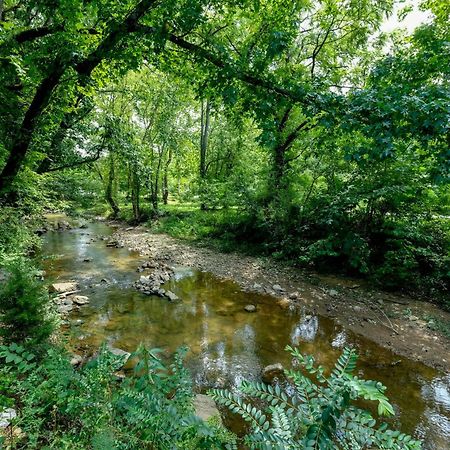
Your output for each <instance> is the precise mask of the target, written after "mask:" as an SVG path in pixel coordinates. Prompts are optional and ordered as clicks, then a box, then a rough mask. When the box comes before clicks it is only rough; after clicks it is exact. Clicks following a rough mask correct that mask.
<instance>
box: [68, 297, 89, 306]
mask: <svg viewBox="0 0 450 450" xmlns="http://www.w3.org/2000/svg"><path fill="white" fill-rule="evenodd" d="M71 299H72V302H73V303H75V304H76V305H80V306H81V305H86V304H88V303H89V297H86V296H85V295H74V296H72V297H71Z"/></svg>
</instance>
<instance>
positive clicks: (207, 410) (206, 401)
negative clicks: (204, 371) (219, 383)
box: [194, 394, 220, 421]
mask: <svg viewBox="0 0 450 450" xmlns="http://www.w3.org/2000/svg"><path fill="white" fill-rule="evenodd" d="M194 408H195V414H196V415H197V416H198V417H200V419H202V420H204V421H206V420H209V419H211V418H212V417H218V418H219V419H220V412H219V410H218V409H217V406H216V402H215V401H214V400H213V399H212V398H211V397H209V396H208V395H204V394H197V395H196V396H195V398H194Z"/></svg>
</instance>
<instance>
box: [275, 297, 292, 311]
mask: <svg viewBox="0 0 450 450" xmlns="http://www.w3.org/2000/svg"><path fill="white" fill-rule="evenodd" d="M277 305H278V306H279V307H280V308H281V309H289V307H290V306H291V302H290V301H289V299H287V298H280V300H278V301H277Z"/></svg>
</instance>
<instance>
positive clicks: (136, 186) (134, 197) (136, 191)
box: [131, 165, 141, 223]
mask: <svg viewBox="0 0 450 450" xmlns="http://www.w3.org/2000/svg"><path fill="white" fill-rule="evenodd" d="M139 196H140V183H139V176H138V173H137V167H136V165H135V168H134V171H133V174H132V175H131V203H132V205H133V218H134V221H135V222H136V223H138V222H139V221H140V220H141V208H140V205H139Z"/></svg>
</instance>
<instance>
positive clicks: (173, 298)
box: [165, 291, 180, 302]
mask: <svg viewBox="0 0 450 450" xmlns="http://www.w3.org/2000/svg"><path fill="white" fill-rule="evenodd" d="M165 295H166V297H167V298H168V299H169V300H170V301H171V302H176V301H178V300H180V297H178V295H176V294H174V293H173V292H172V291H166V294H165Z"/></svg>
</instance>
